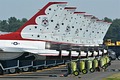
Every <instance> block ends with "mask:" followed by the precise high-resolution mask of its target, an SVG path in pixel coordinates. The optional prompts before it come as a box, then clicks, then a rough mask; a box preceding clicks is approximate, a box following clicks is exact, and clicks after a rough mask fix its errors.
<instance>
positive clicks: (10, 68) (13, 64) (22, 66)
mask: <svg viewBox="0 0 120 80" xmlns="http://www.w3.org/2000/svg"><path fill="white" fill-rule="evenodd" d="M65 62H66V61H65V60H34V61H32V60H6V61H1V62H0V74H6V73H10V74H13V73H19V72H28V71H34V70H38V69H43V68H48V67H53V66H57V65H61V64H64V63H65Z"/></svg>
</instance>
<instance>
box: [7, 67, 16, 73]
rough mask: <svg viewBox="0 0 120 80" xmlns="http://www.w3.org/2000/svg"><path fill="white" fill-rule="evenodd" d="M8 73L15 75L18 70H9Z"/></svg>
mask: <svg viewBox="0 0 120 80" xmlns="http://www.w3.org/2000/svg"><path fill="white" fill-rule="evenodd" d="M8 72H9V73H10V74H14V73H16V69H15V68H12V69H9V70H8Z"/></svg>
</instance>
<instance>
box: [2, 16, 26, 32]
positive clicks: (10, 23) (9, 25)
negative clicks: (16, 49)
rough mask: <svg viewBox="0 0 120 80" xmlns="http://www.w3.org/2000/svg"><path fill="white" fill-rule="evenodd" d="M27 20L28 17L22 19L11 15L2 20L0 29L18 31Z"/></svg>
mask: <svg viewBox="0 0 120 80" xmlns="http://www.w3.org/2000/svg"><path fill="white" fill-rule="evenodd" d="M25 22H27V19H26V18H23V19H22V20H20V19H17V18H15V17H10V18H8V20H3V21H0V31H3V32H13V31H16V30H17V29H18V28H19V27H20V26H22V25H23V24H24V23H25Z"/></svg>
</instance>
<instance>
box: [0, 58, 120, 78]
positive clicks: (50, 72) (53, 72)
mask: <svg viewBox="0 0 120 80" xmlns="http://www.w3.org/2000/svg"><path fill="white" fill-rule="evenodd" d="M119 69H120V61H118V60H115V61H112V64H111V66H109V67H108V68H107V70H106V71H101V72H94V73H88V74H85V75H83V74H80V75H79V76H74V75H68V76H67V77H62V75H63V74H66V73H67V71H66V66H64V65H62V66H58V67H54V68H49V69H44V70H39V71H37V72H25V73H19V74H6V75H2V76H0V80H102V79H103V78H106V77H108V76H110V75H113V74H116V73H120V71H119Z"/></svg>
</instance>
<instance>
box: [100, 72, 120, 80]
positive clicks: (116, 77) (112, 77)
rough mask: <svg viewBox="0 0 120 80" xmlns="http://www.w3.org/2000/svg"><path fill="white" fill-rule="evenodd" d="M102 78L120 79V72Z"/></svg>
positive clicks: (108, 79)
mask: <svg viewBox="0 0 120 80" xmlns="http://www.w3.org/2000/svg"><path fill="white" fill-rule="evenodd" d="M102 80H120V73H117V74H114V75H112V76H109V77H107V78H104V79H102Z"/></svg>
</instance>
